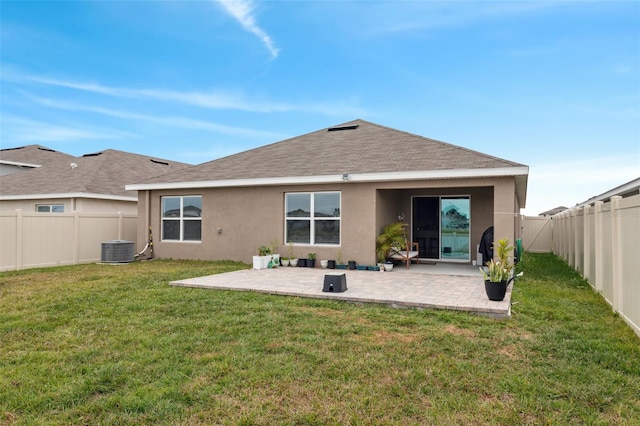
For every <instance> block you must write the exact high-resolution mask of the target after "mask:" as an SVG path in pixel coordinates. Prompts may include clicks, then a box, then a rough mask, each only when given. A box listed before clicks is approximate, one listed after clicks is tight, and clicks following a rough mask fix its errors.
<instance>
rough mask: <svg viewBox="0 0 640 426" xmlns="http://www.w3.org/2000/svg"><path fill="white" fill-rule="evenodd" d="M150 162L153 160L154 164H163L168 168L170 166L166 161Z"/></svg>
mask: <svg viewBox="0 0 640 426" xmlns="http://www.w3.org/2000/svg"><path fill="white" fill-rule="evenodd" d="M149 160H151V162H152V163H156V164H162V165H164V166H168V165H169V163H167V162H166V161H160V160H154V159H153V158H149Z"/></svg>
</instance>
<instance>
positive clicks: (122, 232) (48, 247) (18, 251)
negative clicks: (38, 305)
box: [0, 210, 137, 271]
mask: <svg viewBox="0 0 640 426" xmlns="http://www.w3.org/2000/svg"><path fill="white" fill-rule="evenodd" d="M136 227H137V215H132V214H122V213H119V214H85V213H77V212H76V213H36V212H24V211H22V210H16V211H13V212H8V211H0V271H7V270H16V269H26V268H35V267H42V266H56V265H72V264H76V263H90V262H100V260H101V253H102V243H103V242H105V241H111V240H128V241H134V242H135V241H136ZM134 247H136V245H135V244H134Z"/></svg>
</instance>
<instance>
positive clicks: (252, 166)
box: [127, 120, 528, 206]
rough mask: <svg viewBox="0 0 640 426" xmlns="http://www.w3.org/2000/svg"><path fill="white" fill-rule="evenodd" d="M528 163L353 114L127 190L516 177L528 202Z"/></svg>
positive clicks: (520, 191) (153, 179) (152, 179)
mask: <svg viewBox="0 0 640 426" xmlns="http://www.w3.org/2000/svg"><path fill="white" fill-rule="evenodd" d="M527 175H528V167H527V166H525V165H523V164H519V163H515V162H512V161H508V160H504V159H501V158H497V157H493V156H490V155H487V154H483V153H480V152H477V151H472V150H470V149H466V148H462V147H459V146H455V145H451V144H449V143H445V142H441V141H437V140H434V139H429V138H426V137H423V136H419V135H415V134H411V133H408V132H404V131H400V130H396V129H392V128H389V127H385V126H381V125H379V124H375V123H371V122H368V121H365V120H354V121H350V122H347V123H344V124H340V125H337V126H334V127H330V128H326V129H322V130H318V131H315V132H312V133H308V134H305V135H302V136H297V137H294V138H291V139H287V140H284V141H281V142H277V143H273V144H270V145H266V146H263V147H259V148H255V149H252V150H249V151H244V152H241V153H238V154H235V155H231V156H228V157H224V158H221V159H218V160H214V161H210V162H208V163H203V164H200V165H197V166H193V167H189V168H186V169H182V170H179V171H177V172H174V173H171V174H168V175H164V176H159V177H154V178H150V179H147V180H145V181H142V182H139V183H137V184H134V185H128V186H127V188H128V189H139V190H145V189H162V188H195V187H217V186H241V185H261V184H262V185H269V184H296V183H297V184H303V183H325V182H326V183H328V182H340V181H344V180H348V181H391V180H414V179H436V178H455V177H458V178H460V177H479V176H516V177H519V178H517V179H519V186H520V188H519V197H520V196H521V200H522V201H521V205H522V206H524V201H523V200H524V197H525V196H526V181H527Z"/></svg>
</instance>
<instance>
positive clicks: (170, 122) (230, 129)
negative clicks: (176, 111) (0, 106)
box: [22, 92, 283, 139]
mask: <svg viewBox="0 0 640 426" xmlns="http://www.w3.org/2000/svg"><path fill="white" fill-rule="evenodd" d="M22 94H23V96H26V97H27V98H29V99H30V100H31V101H33V102H35V103H37V104H39V105H42V106H46V107H49V108H55V109H61V110H67V111H83V112H91V113H95V114H101V115H106V116H109V117H114V118H121V119H124V120H138V121H140V120H142V121H147V122H151V123H155V124H160V125H164V126H174V127H180V128H185V129H197V130H206V131H210V132H215V133H222V134H227V135H236V136H247V137H254V138H267V139H278V138H281V137H282V136H283V135H281V134H279V133H275V132H269V131H265V130H255V129H250V128H246V127H235V126H228V125H225V124H219V123H214V122H211V121H203V120H196V119H193V118H188V117H175V116H155V115H148V114H138V113H134V112H129V111H120V110H115V109H110V108H102V107H94V106H88V105H81V104H77V103H72V102H60V101H55V100H52V99H46V98H42V97H38V96H33V95H31V94H28V93H25V92H22Z"/></svg>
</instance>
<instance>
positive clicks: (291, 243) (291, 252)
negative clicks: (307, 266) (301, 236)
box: [287, 241, 295, 259]
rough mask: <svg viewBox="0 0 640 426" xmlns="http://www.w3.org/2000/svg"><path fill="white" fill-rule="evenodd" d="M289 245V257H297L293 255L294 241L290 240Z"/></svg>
mask: <svg viewBox="0 0 640 426" xmlns="http://www.w3.org/2000/svg"><path fill="white" fill-rule="evenodd" d="M287 245H288V246H289V259H295V256H294V255H293V241H289V242H288V243H287Z"/></svg>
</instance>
